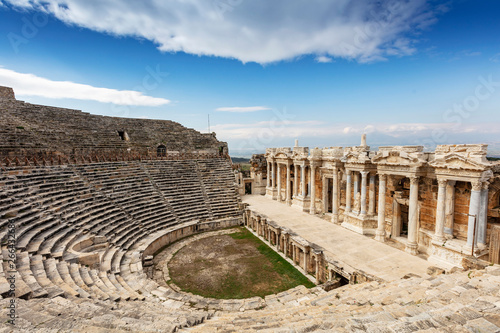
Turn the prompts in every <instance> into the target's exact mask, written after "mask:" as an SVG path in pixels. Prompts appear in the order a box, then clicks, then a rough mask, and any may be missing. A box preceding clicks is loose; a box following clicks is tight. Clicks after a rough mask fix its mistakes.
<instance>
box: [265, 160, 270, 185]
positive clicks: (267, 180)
mask: <svg viewBox="0 0 500 333" xmlns="http://www.w3.org/2000/svg"><path fill="white" fill-rule="evenodd" d="M266 186H267V187H271V163H270V162H267V179H266Z"/></svg>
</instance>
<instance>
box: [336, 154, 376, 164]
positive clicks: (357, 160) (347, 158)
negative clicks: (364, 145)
mask: <svg viewBox="0 0 500 333" xmlns="http://www.w3.org/2000/svg"><path fill="white" fill-rule="evenodd" d="M340 160H341V161H342V162H344V163H346V164H367V163H370V162H371V159H370V157H369V155H368V152H357V151H348V152H347V153H346V154H345V155H344V156H343V157H342V158H341V159H340Z"/></svg>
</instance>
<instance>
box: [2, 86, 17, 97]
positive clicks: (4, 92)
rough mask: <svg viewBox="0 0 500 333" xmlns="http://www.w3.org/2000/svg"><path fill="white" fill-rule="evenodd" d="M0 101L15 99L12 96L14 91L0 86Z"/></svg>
mask: <svg viewBox="0 0 500 333" xmlns="http://www.w3.org/2000/svg"><path fill="white" fill-rule="evenodd" d="M0 99H10V100H13V99H16V96H15V95H14V90H13V89H12V88H9V87H3V86H0Z"/></svg>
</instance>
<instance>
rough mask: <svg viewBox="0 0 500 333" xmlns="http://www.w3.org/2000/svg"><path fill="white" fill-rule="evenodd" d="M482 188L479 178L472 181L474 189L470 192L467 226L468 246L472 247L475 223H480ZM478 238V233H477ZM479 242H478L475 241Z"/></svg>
mask: <svg viewBox="0 0 500 333" xmlns="http://www.w3.org/2000/svg"><path fill="white" fill-rule="evenodd" d="M481 190H482V184H481V182H480V181H479V180H475V181H473V182H472V191H471V192H470V201H469V221H468V222H469V223H468V226H467V246H468V247H470V248H472V242H473V241H472V239H473V237H474V224H475V225H476V230H477V225H478V224H479V223H478V222H479V206H480V204H481ZM476 239H477V234H476ZM474 243H475V244H477V242H474Z"/></svg>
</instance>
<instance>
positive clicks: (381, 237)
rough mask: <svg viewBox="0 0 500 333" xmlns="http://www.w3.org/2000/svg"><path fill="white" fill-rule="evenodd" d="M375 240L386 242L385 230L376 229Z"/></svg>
mask: <svg viewBox="0 0 500 333" xmlns="http://www.w3.org/2000/svg"><path fill="white" fill-rule="evenodd" d="M375 240H376V241H378V242H382V243H384V242H385V230H378V229H377V230H376V231H375Z"/></svg>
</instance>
